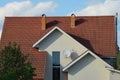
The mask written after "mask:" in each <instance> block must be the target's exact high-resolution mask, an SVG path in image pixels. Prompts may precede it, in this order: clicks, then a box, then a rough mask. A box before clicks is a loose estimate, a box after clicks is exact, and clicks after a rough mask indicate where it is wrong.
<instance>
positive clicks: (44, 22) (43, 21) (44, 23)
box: [41, 14, 46, 30]
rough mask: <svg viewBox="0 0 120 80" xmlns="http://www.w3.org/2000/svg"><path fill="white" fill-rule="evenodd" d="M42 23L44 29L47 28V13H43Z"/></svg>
mask: <svg viewBox="0 0 120 80" xmlns="http://www.w3.org/2000/svg"><path fill="white" fill-rule="evenodd" d="M41 24H42V30H45V29H46V15H45V14H42V20H41Z"/></svg>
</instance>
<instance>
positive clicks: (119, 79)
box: [110, 71, 120, 80]
mask: <svg viewBox="0 0 120 80" xmlns="http://www.w3.org/2000/svg"><path fill="white" fill-rule="evenodd" d="M110 80H120V73H118V72H113V71H111V74H110Z"/></svg>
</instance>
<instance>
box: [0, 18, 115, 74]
mask: <svg viewBox="0 0 120 80" xmlns="http://www.w3.org/2000/svg"><path fill="white" fill-rule="evenodd" d="M46 19H47V21H46V23H47V24H46V27H47V29H46V30H41V17H6V18H5V22H4V28H3V33H2V37H1V42H0V46H1V47H4V46H5V45H6V44H7V43H8V42H9V41H10V42H16V43H17V44H19V45H21V50H22V51H23V53H26V54H27V53H34V49H33V48H32V46H33V44H34V43H35V42H36V41H38V40H39V39H40V38H41V37H43V36H44V35H45V34H46V33H47V32H48V31H50V30H51V29H52V28H53V27H55V26H58V27H60V28H61V29H62V30H64V31H65V32H66V33H68V34H69V35H70V36H72V37H73V38H75V39H76V40H77V41H78V42H80V43H82V44H83V45H84V46H85V47H87V48H88V49H90V50H91V51H93V52H94V53H96V54H98V55H101V56H115V54H116V37H115V21H114V16H77V17H76V23H75V25H76V26H75V28H71V27H70V17H46ZM35 53H36V52H35ZM36 54H41V53H40V52H39V53H38V52H37V53H36ZM41 56H42V55H41ZM43 56H44V55H43ZM42 61H43V60H41V62H42ZM41 74H42V73H41Z"/></svg>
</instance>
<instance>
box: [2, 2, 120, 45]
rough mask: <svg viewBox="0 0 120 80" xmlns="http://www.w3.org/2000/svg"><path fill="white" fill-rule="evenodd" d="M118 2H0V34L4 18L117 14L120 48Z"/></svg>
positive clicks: (119, 34)
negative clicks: (42, 15)
mask: <svg viewBox="0 0 120 80" xmlns="http://www.w3.org/2000/svg"><path fill="white" fill-rule="evenodd" d="M119 5H120V0H0V34H1V32H2V25H3V21H4V17H5V16H41V14H43V13H45V14H46V15H47V16H69V15H70V14H71V13H74V14H75V15H77V16H96V15H115V13H116V12H118V13H119V14H118V44H119V46H120V39H119V37H120V6H119Z"/></svg>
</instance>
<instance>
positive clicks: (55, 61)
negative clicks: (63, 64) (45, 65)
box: [52, 51, 60, 80]
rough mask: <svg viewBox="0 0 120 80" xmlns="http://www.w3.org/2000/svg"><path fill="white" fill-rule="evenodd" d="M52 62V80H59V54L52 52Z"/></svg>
mask: <svg viewBox="0 0 120 80" xmlns="http://www.w3.org/2000/svg"><path fill="white" fill-rule="evenodd" d="M52 60H53V80H60V52H59V51H54V52H52Z"/></svg>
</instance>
